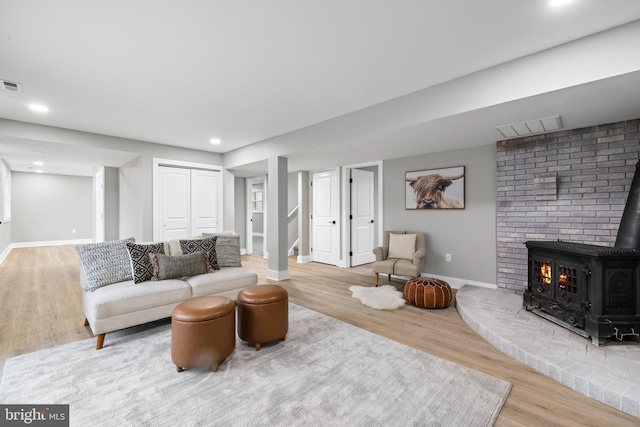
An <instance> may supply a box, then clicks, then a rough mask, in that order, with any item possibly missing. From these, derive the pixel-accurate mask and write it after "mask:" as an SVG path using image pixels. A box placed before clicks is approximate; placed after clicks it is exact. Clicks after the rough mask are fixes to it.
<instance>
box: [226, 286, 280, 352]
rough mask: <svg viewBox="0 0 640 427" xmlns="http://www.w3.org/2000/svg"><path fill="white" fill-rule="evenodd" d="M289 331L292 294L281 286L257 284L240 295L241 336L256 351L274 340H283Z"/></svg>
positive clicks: (239, 322)
mask: <svg viewBox="0 0 640 427" xmlns="http://www.w3.org/2000/svg"><path fill="white" fill-rule="evenodd" d="M288 330H289V294H288V293H287V290H286V289H285V288H283V287H282V286H278V285H256V286H251V287H248V288H244V289H242V290H241V291H240V292H238V336H239V337H240V339H242V340H244V341H246V342H249V343H254V344H255V347H256V351H259V350H260V346H261V345H262V344H264V343H268V342H271V341H276V340H282V341H284V340H285V338H286V336H287V331H288Z"/></svg>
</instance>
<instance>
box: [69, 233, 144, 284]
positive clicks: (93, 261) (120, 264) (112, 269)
mask: <svg viewBox="0 0 640 427" xmlns="http://www.w3.org/2000/svg"><path fill="white" fill-rule="evenodd" d="M134 242H135V239H134V238H133V237H130V238H128V239H124V240H112V241H108V242H100V243H88V244H86V245H78V246H76V252H78V257H79V258H80V263H81V264H82V269H83V270H84V274H85V276H86V278H87V289H88V290H89V291H92V292H93V291H95V290H96V289H98V288H101V287H102V286H106V285H110V284H112V283H118V282H124V281H127V280H131V277H132V276H131V261H129V252H128V251H127V246H126V245H127V243H134Z"/></svg>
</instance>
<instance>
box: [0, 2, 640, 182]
mask: <svg viewBox="0 0 640 427" xmlns="http://www.w3.org/2000/svg"><path fill="white" fill-rule="evenodd" d="M0 10H2V13H1V14H0V79H3V80H8V81H11V82H16V83H19V84H20V85H21V88H22V91H21V92H12V91H7V90H0V118H4V119H9V120H15V121H21V122H29V123H35V124H42V125H47V126H54V127H60V128H66V129H73V130H79V131H84V132H91V133H97V134H103V135H110V136H115V137H121V138H129V139H134V140H141V141H147V142H152V143H158V144H166V145H175V146H182V147H188V148H193V149H198V150H205V151H211V152H217V153H232V152H233V151H234V150H238V149H241V147H246V146H248V145H251V144H260V143H261V141H262V142H263V143H264V141H270V140H274V139H276V140H277V139H278V137H279V136H282V135H287V134H291V133H292V132H297V131H300V130H304V129H309V128H311V127H314V126H316V127H318V126H321V125H322V124H323V123H328V124H332V126H334V127H339V126H342V125H345V126H350V125H351V124H350V122H349V121H354V120H358V114H357V113H358V112H361V111H367V109H369V108H372V107H376V106H378V107H380V106H383V105H385V104H388V105H393V104H392V103H394V102H396V103H397V102H399V101H398V100H399V99H403V97H405V98H406V97H407V96H411V94H414V93H416V92H419V91H424V90H427V89H429V88H434V87H438V86H439V85H443V84H447V83H448V82H452V81H453V82H455V81H458V80H460V79H464V78H465V76H469V75H473V74H474V73H479V72H482V70H486V69H490V68H491V67H495V66H498V65H499V64H504V63H508V62H510V61H513V60H516V59H518V58H523V57H527V56H528V55H532V54H535V53H537V52H541V51H545V50H547V49H550V48H553V47H556V46H560V45H563V44H565V43H569V42H572V41H574V40H577V39H580V38H583V37H586V36H589V35H591V34H595V33H598V32H601V31H604V30H607V29H610V28H613V27H617V26H620V25H623V24H626V23H629V22H632V21H636V20H638V19H640V7H639V6H638V1H637V0H617V1H616V2H615V7H613V4H612V2H604V1H601V0H575V1H573V3H570V4H567V5H564V6H561V7H552V6H550V5H549V2H548V0H529V1H513V0H484V1H481V2H480V1H477V0H458V1H455V2H451V1H450V2H446V1H441V0H397V1H394V2H389V1H384V0H349V1H344V0H340V1H338V0H322V1H320V0H307V1H304V2H301V1H295V0H271V1H264V0H249V1H242V2H237V1H221V0H191V1H188V2H182V1H181V2H179V1H176V0H163V1H157V0H138V1H136V2H131V1H125V0H116V1H110V2H87V1H83V0H58V1H56V2H50V1H46V0H0ZM636 46H637V45H636ZM632 54H633V52H629V55H632ZM631 71H632V72H630V73H626V74H625V75H620V76H615V79H611V80H609V81H594V82H587V83H585V84H575V85H571V86H570V87H569V86H567V87H566V88H559V89H558V90H556V91H545V93H540V94H538V95H530V96H522V97H519V98H513V99H511V100H510V101H508V102H502V103H495V104H493V105H488V106H486V107H482V108H474V109H469V110H468V111H460V112H459V113H451V114H448V115H445V116H442V117H433V118H431V119H429V120H425V121H423V122H421V123H419V122H417V121H414V122H413V123H405V122H402V120H400V121H398V122H397V123H396V124H395V125H390V126H387V127H386V128H384V129H383V128H382V127H376V126H372V127H370V128H367V127H366V126H365V127H363V126H358V127H356V128H357V129H358V132H356V133H355V134H354V133H353V132H351V133H349V132H343V133H344V134H345V135H343V136H340V133H339V132H337V133H334V134H335V137H334V138H332V139H331V140H327V141H320V140H318V141H317V142H315V143H314V144H300V148H299V149H296V148H293V149H289V150H288V152H287V153H286V155H287V157H289V158H290V163H289V166H290V169H291V168H292V167H295V168H297V169H306V170H313V169H317V168H320V167H326V166H338V165H336V164H333V165H330V163H331V162H333V163H335V162H336V161H337V160H336V156H335V153H336V150H339V151H340V153H341V154H340V161H341V164H353V163H358V162H361V161H370V160H380V159H387V158H397V157H402V156H405V155H412V154H416V153H428V152H435V151H442V150H446V149H451V148H456V147H463V146H469V145H479V144H486V143H493V142H495V141H496V140H498V139H501V138H502V137H501V135H500V134H499V133H498V132H497V131H496V129H495V127H496V126H499V125H503V124H507V123H512V122H518V121H526V120H529V119H538V118H544V117H547V116H548V115H555V114H560V115H561V116H562V117H563V120H564V122H565V125H576V126H583V125H591V124H598V123H607V122H608V121H617V120H624V119H627V118H637V117H640V105H639V103H640V101H637V100H638V99H640V97H639V96H638V95H639V94H638V93H636V92H637V90H636V89H629V88H634V87H640V84H639V83H640V75H639V74H638V73H636V72H635V71H638V70H631ZM611 93H615V95H616V96H617V98H613V95H611ZM587 95H588V96H589V98H588V99H590V100H591V102H588V101H587V102H586V103H576V102H573V101H572V102H567V99H571V100H575V99H582V98H583V97H585V96H587ZM594 95H597V96H598V97H597V98H594ZM594 99H597V100H598V101H599V102H598V103H595V102H593V100H594ZM609 99H611V100H614V99H617V100H618V102H617V104H616V108H613V109H607V108H603V104H607V100H609ZM32 102H40V103H43V104H46V105H47V106H48V107H49V109H50V111H49V112H48V113H46V114H43V113H35V112H33V111H31V110H29V108H28V105H29V104H30V103H32ZM612 102H613V101H612ZM380 108H381V107H380ZM516 108H517V111H518V114H514V111H516V110H515V109H516ZM461 121H463V122H464V123H465V127H464V129H462V128H461V126H460V125H459V124H460V123H462V122H461ZM348 122H349V123H348ZM398 123H401V124H398ZM356 128H354V129H356ZM470 132H473V134H471V133H470ZM472 135H473V136H472ZM211 138H219V139H220V140H221V141H222V143H221V144H220V145H217V146H214V145H212V144H210V143H209V140H210V139H211ZM390 141H394V143H393V144H390V143H389V142H390ZM442 141H447V142H446V143H443V142H442ZM37 152H44V153H45V154H43V155H40V154H39V153H37ZM136 155H137V153H135V152H126V151H122V150H119V151H117V150H110V149H105V148H101V149H97V148H91V147H87V146H81V145H78V144H73V143H69V144H65V143H60V142H59V141H58V142H51V141H46V140H45V139H42V138H35V137H34V138H29V137H22V138H15V137H14V136H11V135H9V134H8V133H5V132H3V129H2V127H1V126H0V158H4V159H5V161H6V162H7V164H8V165H9V167H10V169H11V170H14V171H33V170H34V169H35V167H34V165H33V163H32V162H33V160H36V159H35V157H38V156H40V157H43V158H44V161H45V165H44V166H42V168H43V170H45V172H48V173H63V174H69V173H70V174H79V175H82V174H87V173H89V174H90V173H91V172H90V171H91V167H92V166H93V165H110V166H117V165H122V164H124V163H126V162H128V161H129V160H131V159H132V158H134V157H135V156H136ZM224 156H225V157H226V156H227V154H225V155H224ZM38 160H42V159H38ZM259 160H260V159H258V160H257V161H251V162H249V163H248V164H246V165H241V164H236V165H234V166H235V167H234V169H235V170H236V171H238V174H241V175H242V174H243V175H245V176H248V175H250V174H252V173H258V172H259V171H260V170H264V162H261V161H259ZM87 171H88V172H87Z"/></svg>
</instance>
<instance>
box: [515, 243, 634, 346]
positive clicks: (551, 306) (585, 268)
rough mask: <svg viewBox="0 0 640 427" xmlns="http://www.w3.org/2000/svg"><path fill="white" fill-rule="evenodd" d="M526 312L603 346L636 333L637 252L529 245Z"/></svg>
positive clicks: (606, 248) (598, 247) (577, 244)
mask: <svg viewBox="0 0 640 427" xmlns="http://www.w3.org/2000/svg"><path fill="white" fill-rule="evenodd" d="M526 245H527V248H528V249H529V283H528V286H527V290H526V291H525V293H524V303H523V304H524V306H525V308H527V309H528V310H531V311H533V312H534V313H536V314H538V315H540V316H542V317H544V318H546V319H548V320H551V321H553V322H555V323H558V324H559V325H562V326H564V327H566V328H568V329H571V330H572V331H574V332H576V333H578V334H580V335H582V336H584V337H585V338H588V337H591V340H592V342H593V343H594V344H596V345H598V346H600V345H604V343H605V340H606V339H607V338H610V337H615V338H618V339H620V340H622V339H623V338H625V337H637V336H638V332H640V292H639V291H638V283H639V281H638V279H639V278H640V251H638V250H635V249H620V248H608V247H605V246H595V245H586V244H580V243H569V242H540V241H529V242H527V243H526Z"/></svg>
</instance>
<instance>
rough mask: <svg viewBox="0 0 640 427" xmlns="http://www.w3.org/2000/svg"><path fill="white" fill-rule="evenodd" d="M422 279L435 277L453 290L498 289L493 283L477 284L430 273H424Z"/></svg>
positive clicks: (472, 281)
mask: <svg viewBox="0 0 640 427" xmlns="http://www.w3.org/2000/svg"><path fill="white" fill-rule="evenodd" d="M420 277H433V278H436V279H440V280H444V281H445V282H447V283H448V284H449V286H451V287H452V288H453V289H460V288H461V287H463V286H464V285H471V286H479V287H481V288H489V289H498V286H497V285H495V284H493V283H483V282H476V281H474V280H466V279H459V278H457V277H447V276H438V275H436V274H428V273H422V274H421V275H420Z"/></svg>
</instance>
